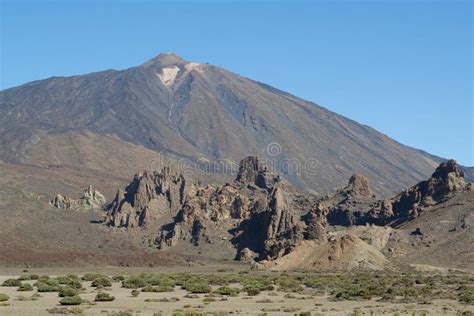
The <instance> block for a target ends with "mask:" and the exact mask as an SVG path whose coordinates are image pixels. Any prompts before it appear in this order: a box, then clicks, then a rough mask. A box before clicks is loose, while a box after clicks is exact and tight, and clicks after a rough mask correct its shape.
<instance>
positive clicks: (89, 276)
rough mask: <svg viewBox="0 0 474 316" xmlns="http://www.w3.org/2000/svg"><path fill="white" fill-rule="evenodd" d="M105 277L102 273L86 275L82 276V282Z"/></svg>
mask: <svg viewBox="0 0 474 316" xmlns="http://www.w3.org/2000/svg"><path fill="white" fill-rule="evenodd" d="M103 277H105V276H103V275H102V274H100V273H86V274H84V275H83V276H82V280H84V281H94V280H95V279H98V278H103Z"/></svg>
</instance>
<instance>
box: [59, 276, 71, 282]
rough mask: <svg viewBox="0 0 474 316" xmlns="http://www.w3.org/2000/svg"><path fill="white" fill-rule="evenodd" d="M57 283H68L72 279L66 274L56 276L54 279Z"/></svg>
mask: <svg viewBox="0 0 474 316" xmlns="http://www.w3.org/2000/svg"><path fill="white" fill-rule="evenodd" d="M55 280H56V281H57V282H58V283H59V284H68V283H69V282H71V281H72V280H71V279H70V278H68V277H67V276H58V277H57V278H56V279H55Z"/></svg>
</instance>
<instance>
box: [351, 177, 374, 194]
mask: <svg viewBox="0 0 474 316" xmlns="http://www.w3.org/2000/svg"><path fill="white" fill-rule="evenodd" d="M345 192H346V193H347V194H350V195H354V196H368V197H372V196H373V195H374V194H373V193H372V191H371V190H370V188H369V180H368V179H367V178H366V177H364V176H363V175H360V174H354V175H353V176H352V177H351V178H350V179H349V184H348V185H347V187H346V188H345Z"/></svg>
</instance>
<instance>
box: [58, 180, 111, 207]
mask: <svg viewBox="0 0 474 316" xmlns="http://www.w3.org/2000/svg"><path fill="white" fill-rule="evenodd" d="M105 203H106V200H105V197H104V196H103V195H102V193H100V192H99V191H97V190H94V188H93V187H92V186H91V185H90V186H89V187H88V188H87V189H85V190H84V194H83V195H82V196H81V197H80V198H79V199H74V198H71V197H69V196H62V195H61V194H58V195H56V196H55V197H54V199H52V200H51V202H50V204H51V205H52V206H54V207H56V208H60V209H65V210H68V209H71V210H101V209H102V208H103V207H104V205H105Z"/></svg>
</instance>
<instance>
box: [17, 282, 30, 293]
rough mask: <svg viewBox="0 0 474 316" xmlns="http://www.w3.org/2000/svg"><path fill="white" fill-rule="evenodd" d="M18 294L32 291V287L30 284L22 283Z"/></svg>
mask: <svg viewBox="0 0 474 316" xmlns="http://www.w3.org/2000/svg"><path fill="white" fill-rule="evenodd" d="M18 291H20V292H27V291H33V286H32V285H31V284H30V283H22V284H21V285H20V287H19V288H18Z"/></svg>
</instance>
